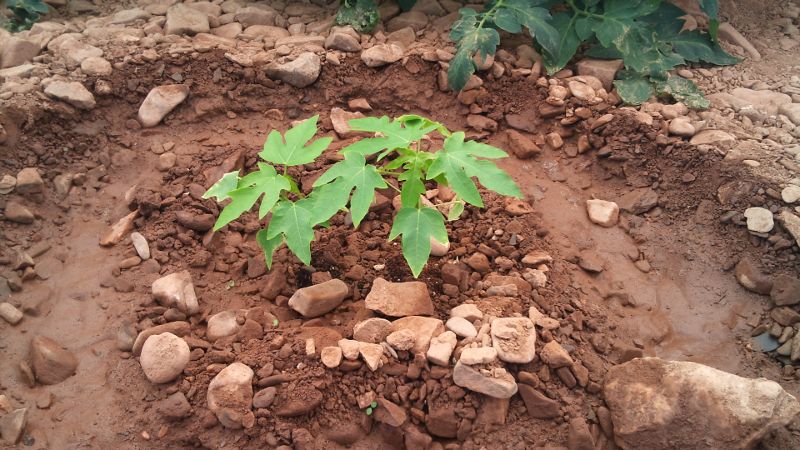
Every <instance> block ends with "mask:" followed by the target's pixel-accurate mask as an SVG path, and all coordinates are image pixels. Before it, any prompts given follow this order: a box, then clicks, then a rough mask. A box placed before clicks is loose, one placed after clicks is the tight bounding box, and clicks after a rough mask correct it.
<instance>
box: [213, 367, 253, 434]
mask: <svg viewBox="0 0 800 450" xmlns="http://www.w3.org/2000/svg"><path fill="white" fill-rule="evenodd" d="M252 382H253V369H251V368H250V367H248V366H246V365H244V364H242V363H239V362H235V363H233V364H231V365H229V366H228V367H226V368H224V369H222V370H221V371H220V372H219V373H218V374H217V376H215V377H214V379H213V380H211V383H209V385H208V393H207V394H206V401H207V404H208V409H210V410H211V412H213V413H214V414H216V416H217V419H219V421H220V423H222V425H223V426H225V427H228V428H241V427H242V419H243V418H244V417H245V416H246V415H248V414H252V412H251V411H250V409H251V408H252V405H253V384H252Z"/></svg>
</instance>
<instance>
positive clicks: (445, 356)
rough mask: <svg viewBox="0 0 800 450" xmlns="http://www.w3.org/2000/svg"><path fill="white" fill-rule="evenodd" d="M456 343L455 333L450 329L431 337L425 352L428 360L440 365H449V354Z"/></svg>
mask: <svg viewBox="0 0 800 450" xmlns="http://www.w3.org/2000/svg"><path fill="white" fill-rule="evenodd" d="M457 343H458V340H457V338H456V334H455V333H453V332H452V331H445V332H444V333H442V334H440V335H438V336H436V337H434V338H432V339H431V344H430V347H428V352H427V357H428V361H430V362H431V363H433V364H437V365H440V366H448V365H450V355H452V354H453V350H454V349H455V348H456V344H457Z"/></svg>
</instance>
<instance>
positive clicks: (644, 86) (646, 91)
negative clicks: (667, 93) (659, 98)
mask: <svg viewBox="0 0 800 450" xmlns="http://www.w3.org/2000/svg"><path fill="white" fill-rule="evenodd" d="M614 86H615V87H616V88H617V93H618V94H619V97H620V98H621V99H622V101H623V102H625V103H627V104H629V105H641V104H642V103H644V102H646V101H647V100H648V99H649V98H650V97H652V96H653V92H654V90H653V84H652V83H651V82H650V80H648V79H647V78H645V77H644V76H642V75H639V74H635V73H634V74H631V75H629V76H628V78H626V79H621V80H614Z"/></svg>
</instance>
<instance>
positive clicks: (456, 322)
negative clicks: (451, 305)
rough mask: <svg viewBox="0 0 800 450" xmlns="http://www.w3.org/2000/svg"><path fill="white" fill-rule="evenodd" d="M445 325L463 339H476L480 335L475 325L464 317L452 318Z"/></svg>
mask: <svg viewBox="0 0 800 450" xmlns="http://www.w3.org/2000/svg"><path fill="white" fill-rule="evenodd" d="M444 325H445V327H446V328H447V329H448V330H450V331H452V332H453V333H455V334H456V335H457V336H460V337H462V338H468V337H475V336H477V335H478V330H476V329H475V325H473V324H472V323H470V321H469V320H467V319H465V318H463V317H451V318H449V319H447V322H445V324H444Z"/></svg>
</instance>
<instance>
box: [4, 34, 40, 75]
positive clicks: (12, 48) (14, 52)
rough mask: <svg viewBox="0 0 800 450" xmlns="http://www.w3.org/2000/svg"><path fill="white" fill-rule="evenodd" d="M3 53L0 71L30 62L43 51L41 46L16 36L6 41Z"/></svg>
mask: <svg viewBox="0 0 800 450" xmlns="http://www.w3.org/2000/svg"><path fill="white" fill-rule="evenodd" d="M2 49H3V52H2V56H0V69H7V68H9V67H16V66H19V65H22V64H25V63H27V62H30V61H31V60H32V59H33V58H34V57H36V56H38V55H39V52H41V51H42V49H41V47H40V46H39V44H36V43H35V42H31V41H28V40H25V39H22V38H19V37H16V36H12V37H10V38H8V39H7V40H5V42H4V43H3V46H2Z"/></svg>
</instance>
